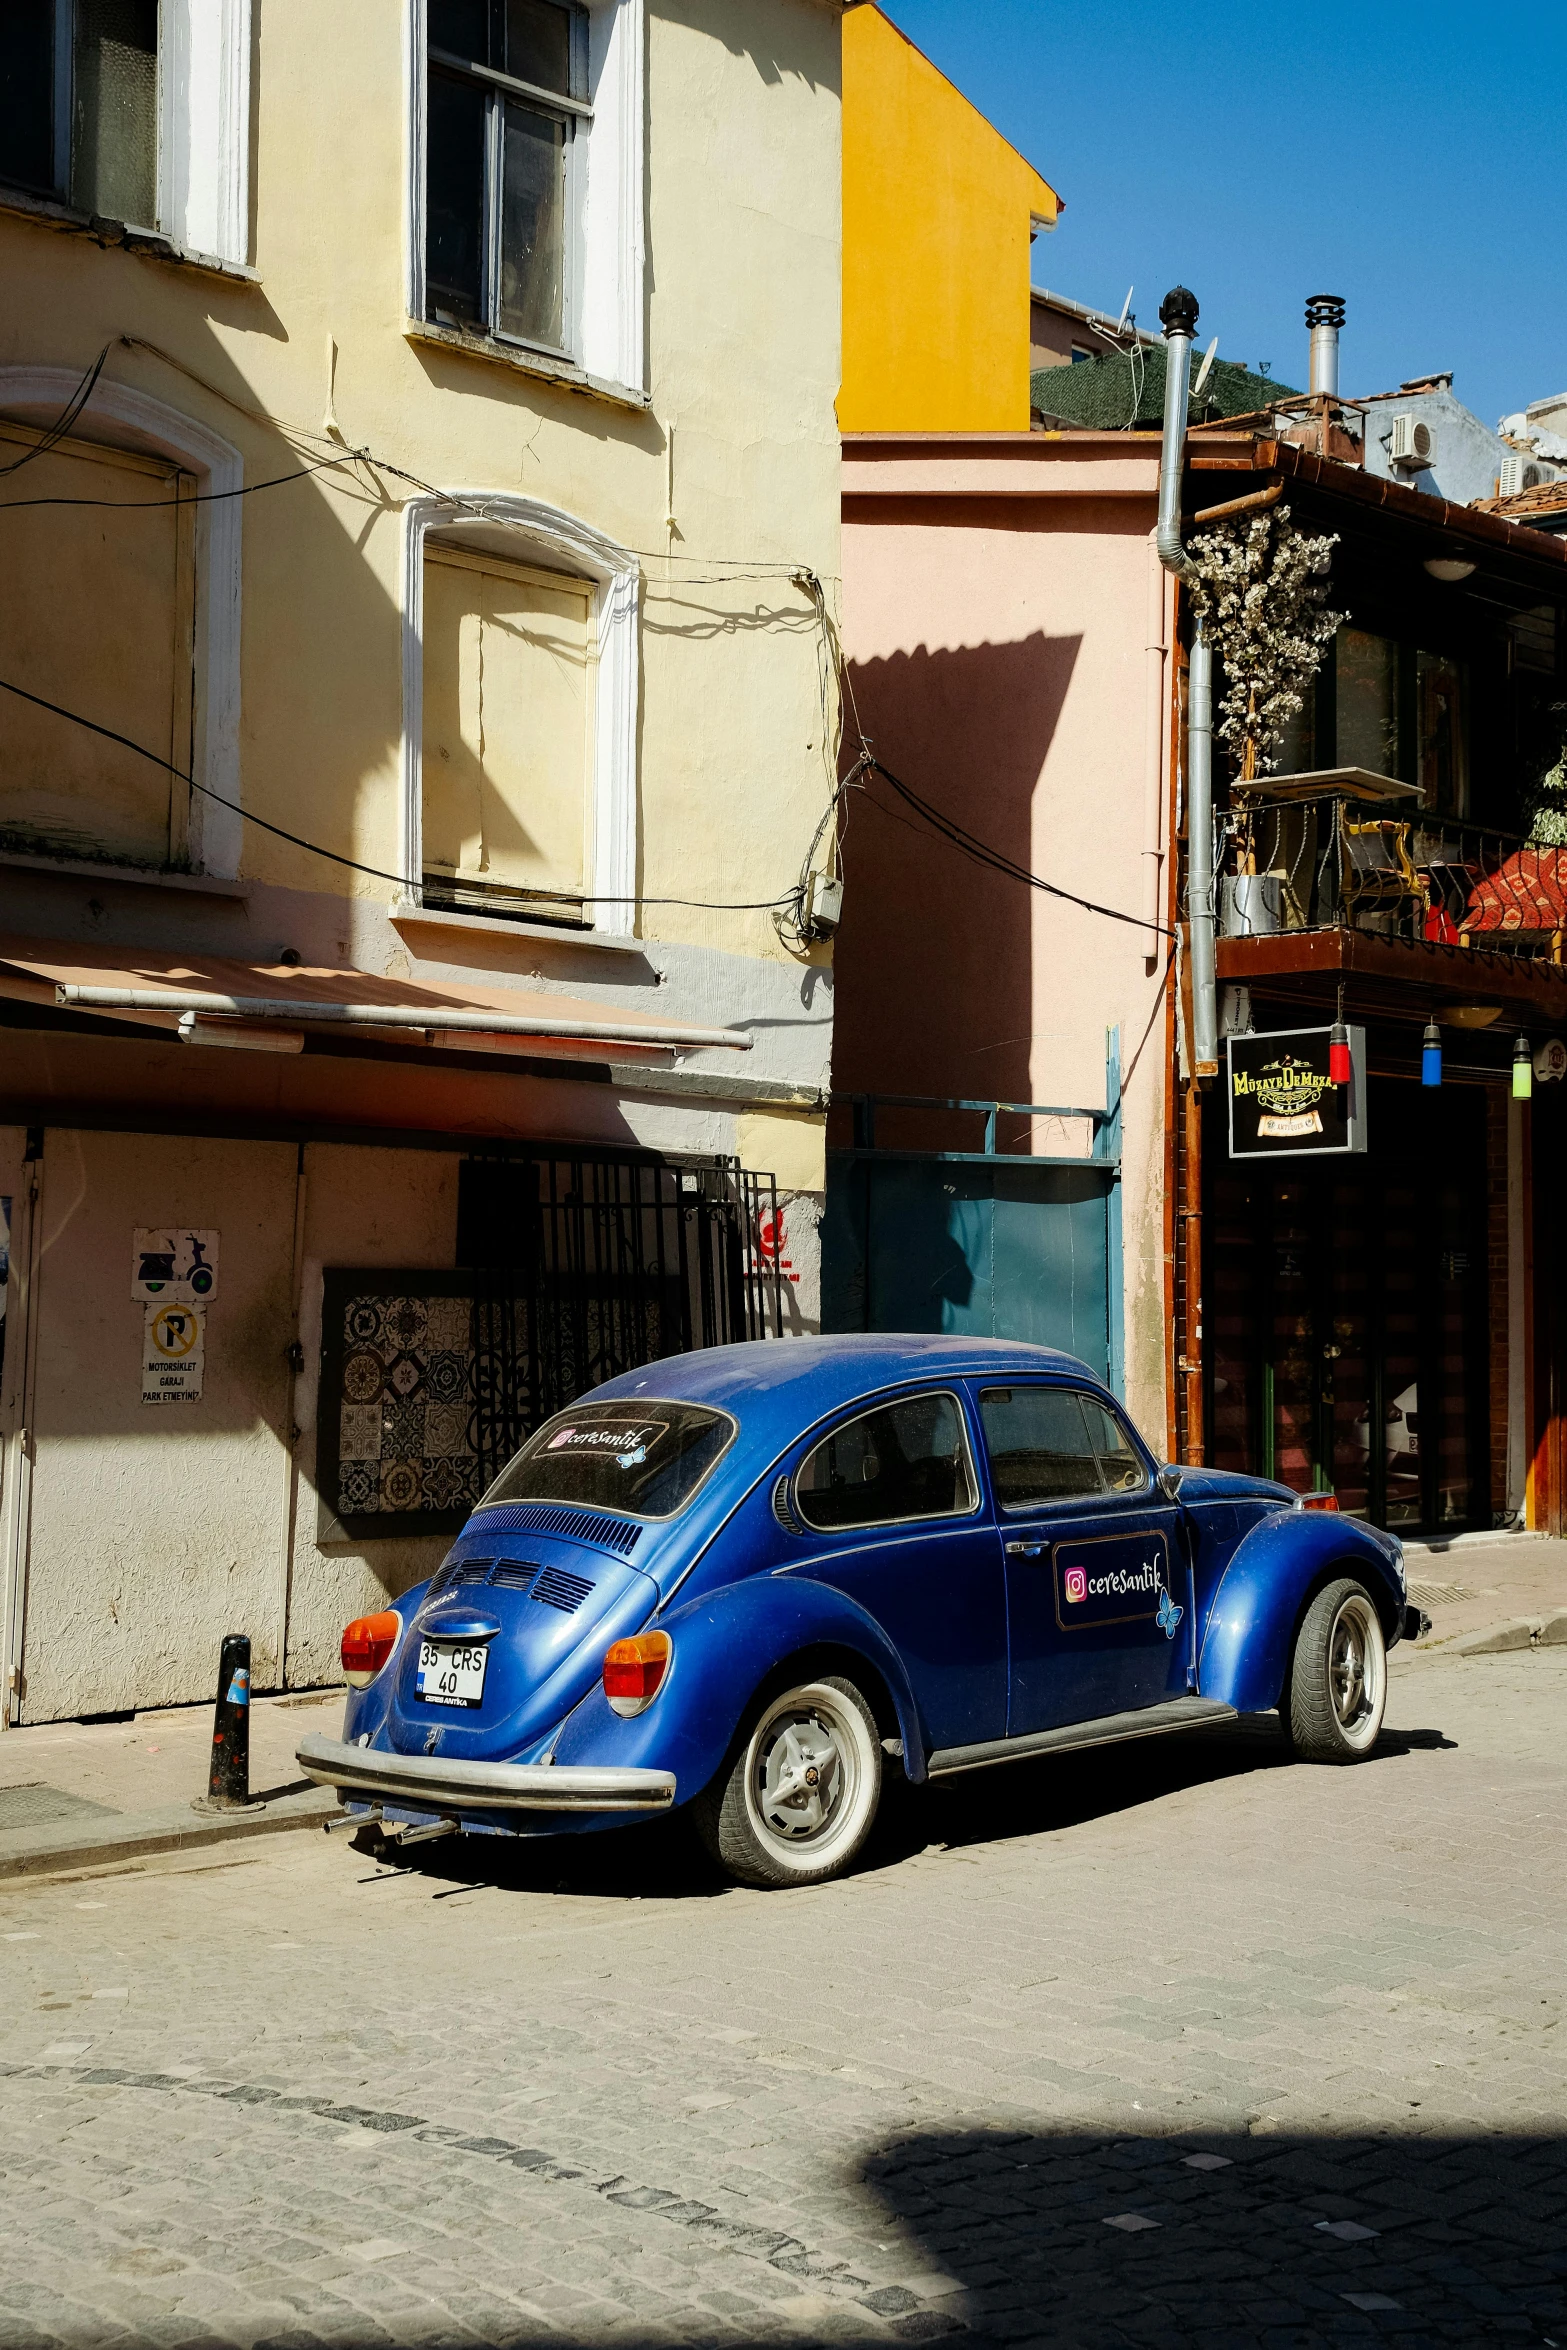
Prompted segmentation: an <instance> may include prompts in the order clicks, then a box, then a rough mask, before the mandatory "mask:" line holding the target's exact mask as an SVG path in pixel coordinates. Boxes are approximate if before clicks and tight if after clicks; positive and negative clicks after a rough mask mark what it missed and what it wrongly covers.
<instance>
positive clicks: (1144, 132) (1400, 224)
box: [883, 0, 1567, 424]
mask: <svg viewBox="0 0 1567 2350" xmlns="http://www.w3.org/2000/svg"><path fill="white" fill-rule="evenodd" d="M883 5H884V6H885V8H886V12H887V14H888V15H889V16H890V17H891V18H892V19H893V21H894V23H896V24H898V25H899V26H901V27H902V29H903V30H904V32H906V33H907V34H908V35H909V37H910V39H911V40H914V41H916V42H918V44H919V46H920V47H921V48H922V49H923V50H924V51H925V53H926V55H927V56H928V57H930V58H931V59H932V60H933V61H934V63H935V64H936V65H938V66H939V67H940V68H941V70H942V72H943V73H945V74H947V75H948V76H949V77H950V79H951V80H953V81H954V82H956V84H957V85H958V87H959V89H961V90H962V91H963V93H964V95H965V96H966V97H968V98H970V99H972V100H973V102H974V104H975V105H976V106H978V107H979V108H980V110H981V111H982V112H983V113H984V114H986V115H988V116H989V118H990V120H991V121H992V122H993V123H994V124H995V125H996V127H997V129H998V130H1000V131H1001V132H1002V133H1003V134H1004V135H1005V136H1006V137H1007V138H1009V139H1010V140H1011V141H1012V142H1013V144H1014V145H1015V146H1017V147H1019V148H1021V150H1022V151H1023V153H1024V154H1025V155H1026V156H1027V157H1028V159H1029V161H1030V162H1031V163H1033V164H1034V165H1035V166H1036V168H1037V169H1038V170H1040V171H1042V172H1043V173H1044V175H1045V177H1046V179H1048V180H1049V181H1050V182H1051V184H1052V186H1054V187H1055V188H1057V189H1058V190H1059V192H1060V193H1061V195H1062V196H1064V198H1065V199H1066V209H1065V211H1064V212H1063V214H1062V216H1061V220H1060V223H1059V225H1058V227H1057V228H1056V229H1055V231H1054V233H1053V234H1051V235H1049V236H1041V237H1040V238H1039V240H1038V242H1037V243H1036V244H1035V246H1034V282H1035V284H1036V285H1047V286H1050V287H1053V288H1054V289H1055V290H1056V291H1057V292H1060V293H1066V294H1072V295H1074V296H1075V297H1076V298H1077V299H1078V300H1079V301H1086V302H1092V303H1095V304H1097V305H1100V306H1103V307H1105V308H1108V309H1110V310H1112V311H1119V309H1120V307H1121V302H1122V299H1123V297H1124V295H1125V293H1126V289H1127V286H1128V284H1131V283H1133V282H1135V284H1136V287H1137V292H1136V296H1135V298H1134V301H1133V308H1134V309H1135V310H1136V312H1137V317H1138V321H1139V324H1141V325H1143V326H1146V327H1149V328H1153V329H1157V326H1158V310H1159V302H1160V299H1161V297H1162V296H1163V294H1164V293H1165V291H1166V289H1167V288H1168V287H1170V286H1172V285H1173V284H1175V282H1176V281H1177V279H1184V280H1185V282H1186V283H1187V284H1188V285H1189V286H1191V287H1192V289H1193V291H1194V292H1195V293H1196V294H1197V296H1198V299H1199V301H1200V302H1201V304H1202V318H1201V322H1200V327H1199V333H1200V337H1201V340H1202V341H1203V342H1204V343H1206V342H1207V340H1208V339H1209V337H1210V336H1211V335H1213V334H1217V335H1218V336H1219V338H1220V339H1219V350H1220V353H1221V355H1222V356H1224V357H1226V358H1229V359H1239V360H1243V361H1245V362H1246V363H1247V364H1248V365H1255V364H1256V362H1257V361H1258V360H1259V359H1266V360H1270V361H1271V362H1272V371H1273V373H1274V375H1275V376H1277V377H1278V378H1279V379H1280V380H1281V381H1283V382H1287V383H1294V384H1304V382H1305V380H1306V378H1305V364H1306V332H1305V328H1304V326H1303V324H1302V316H1301V313H1302V307H1303V304H1304V300H1305V297H1306V295H1307V294H1310V293H1316V292H1319V291H1321V292H1327V293H1335V294H1342V295H1343V296H1344V297H1345V300H1346V301H1347V303H1348V305H1349V315H1348V321H1347V323H1346V326H1345V330H1344V337H1343V366H1342V379H1341V380H1342V388H1343V390H1344V391H1345V392H1346V393H1348V394H1351V395H1353V394H1355V393H1357V392H1367V391H1385V390H1391V389H1393V388H1394V387H1395V386H1396V385H1397V384H1398V383H1399V382H1400V381H1401V380H1402V379H1403V378H1406V377H1409V376H1414V375H1424V374H1427V373H1429V372H1430V371H1432V370H1433V369H1435V368H1439V367H1451V368H1452V369H1453V370H1454V377H1455V380H1454V384H1453V389H1454V392H1455V393H1456V394H1457V396H1458V398H1459V399H1461V400H1462V401H1463V402H1464V403H1465V405H1466V406H1468V407H1470V408H1472V409H1474V410H1475V411H1476V413H1477V414H1478V415H1480V416H1482V417H1483V418H1484V419H1485V421H1486V422H1487V423H1488V424H1494V423H1495V422H1496V419H1497V417H1498V416H1500V415H1501V414H1502V413H1503V412H1504V411H1505V410H1511V409H1514V408H1521V407H1522V406H1523V405H1524V404H1525V402H1526V401H1529V400H1537V399H1542V398H1544V397H1545V396H1546V395H1547V394H1549V393H1553V392H1561V391H1567V258H1564V244H1563V227H1564V223H1567V75H1564V74H1563V73H1562V72H1561V71H1560V70H1559V69H1558V64H1557V53H1558V52H1559V50H1560V47H1561V45H1562V36H1563V35H1564V34H1567V5H1564V0H1547V5H1546V6H1545V7H1544V8H1543V9H1536V10H1529V11H1526V12H1525V13H1524V14H1523V15H1522V16H1519V15H1516V14H1513V13H1510V12H1508V11H1507V10H1504V9H1491V8H1485V7H1475V6H1473V5H1468V6H1455V5H1451V4H1449V0H1425V4H1424V5H1421V6H1415V5H1400V4H1390V0H1363V4H1362V5H1360V6H1358V7H1351V8H1339V9H1327V10H1323V9H1317V10H1311V9H1305V10H1300V9H1297V10H1294V11H1273V12H1265V11H1263V10H1261V9H1250V8H1235V7H1230V8H1220V9H1215V10H1213V11H1211V12H1202V11H1199V10H1197V9H1195V8H1191V7H1187V6H1185V5H1183V4H1181V0H1176V5H1174V6H1171V5H1170V0H1163V4H1162V5H1161V6H1158V7H1153V6H1149V5H1145V4H1144V0H1122V4H1121V5H1113V4H1112V5H1110V6H1108V7H1107V6H1105V5H1103V4H1102V0H1101V4H1100V5H1098V6H1094V5H1089V4H1086V0H883ZM1553 28H1554V29H1553Z"/></svg>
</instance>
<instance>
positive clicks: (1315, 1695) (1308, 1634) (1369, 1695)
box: [1289, 1579, 1387, 1763]
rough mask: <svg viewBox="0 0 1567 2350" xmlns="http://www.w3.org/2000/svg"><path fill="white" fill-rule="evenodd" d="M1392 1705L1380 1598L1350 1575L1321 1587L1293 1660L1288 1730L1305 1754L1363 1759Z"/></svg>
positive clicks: (1307, 1758) (1326, 1759)
mask: <svg viewBox="0 0 1567 2350" xmlns="http://www.w3.org/2000/svg"><path fill="white" fill-rule="evenodd" d="M1386 1705H1387V1643H1386V1641H1385V1640H1384V1639H1383V1637H1382V1620H1381V1618H1380V1617H1379V1616H1378V1614H1377V1611H1376V1603H1375V1601H1374V1600H1373V1599H1372V1598H1371V1596H1370V1594H1369V1593H1368V1592H1367V1591H1366V1590H1365V1588H1364V1587H1363V1585H1361V1584H1359V1583H1352V1582H1350V1581H1348V1580H1347V1579H1346V1580H1344V1581H1341V1582H1338V1583H1330V1584H1329V1585H1328V1587H1327V1589H1326V1590H1325V1591H1319V1592H1318V1593H1317V1596H1316V1598H1315V1599H1314V1600H1313V1601H1312V1603H1311V1605H1310V1607H1309V1608H1308V1609H1307V1611H1306V1620H1305V1622H1304V1623H1303V1624H1302V1625H1301V1628H1300V1632H1299V1635H1298V1637H1297V1639H1296V1642H1295V1655H1294V1659H1293V1661H1292V1663H1291V1665H1290V1682H1289V1731H1290V1738H1291V1740H1292V1742H1293V1744H1294V1748H1295V1752H1296V1754H1297V1755H1299V1757H1300V1759H1301V1760H1302V1761H1303V1762H1323V1763H1351V1762H1361V1761H1363V1760H1364V1759H1365V1757H1366V1756H1367V1755H1368V1754H1369V1753H1370V1752H1371V1749H1372V1748H1373V1746H1375V1744H1376V1742H1377V1732H1378V1731H1379V1730H1380V1729H1381V1727H1382V1715H1383V1711H1384V1709H1385V1708H1386Z"/></svg>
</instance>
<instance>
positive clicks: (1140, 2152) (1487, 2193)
mask: <svg viewBox="0 0 1567 2350" xmlns="http://www.w3.org/2000/svg"><path fill="white" fill-rule="evenodd" d="M861 2177H862V2179H863V2182H864V2186H865V2187H866V2188H867V2189H868V2190H869V2191H870V2193H871V2194H872V2195H873V2196H874V2197H875V2198H876V2200H877V2201H878V2203H879V2204H880V2205H881V2207H882V2211H883V2213H884V2214H885V2222H884V2224H886V2225H889V2226H891V2227H892V2228H893V2229H894V2230H895V2231H896V2233H897V2235H898V2237H899V2239H900V2240H901V2242H902V2243H903V2244H905V2245H907V2246H908V2247H909V2248H910V2249H911V2250H914V2249H916V2248H917V2250H918V2252H919V2254H920V2255H922V2256H923V2259H924V2260H926V2261H928V2260H931V2259H934V2260H935V2261H937V2262H939V2263H940V2266H941V2267H942V2268H943V2269H944V2270H945V2271H946V2272H947V2274H948V2276H949V2277H950V2278H951V2279H952V2280H953V2282H954V2284H955V2285H956V2286H957V2287H958V2288H959V2290H958V2291H956V2292H947V2293H938V2294H936V2295H933V2296H929V2297H922V2296H920V2295H917V2294H915V2293H913V2292H910V2291H909V2290H907V2289H906V2288H904V2287H900V2286H890V2287H884V2288H883V2289H882V2290H881V2291H880V2292H879V2293H874V2294H871V2295H869V2296H867V2299H868V2300H869V2303H870V2306H872V2307H874V2308H878V2309H879V2310H880V2312H881V2313H882V2314H883V2315H885V2316H887V2317H889V2318H891V2319H893V2321H894V2331H896V2332H898V2333H901V2334H902V2335H903V2337H904V2338H905V2339H908V2340H915V2341H922V2340H934V2339H936V2338H938V2337H940V2336H947V2335H951V2336H955V2335H957V2334H958V2333H959V2332H960V2331H961V2332H962V2333H963V2335H964V2337H965V2338H966V2339H970V2340H977V2341H1006V2342H1011V2341H1020V2340H1030V2341H1036V2342H1041V2343H1044V2342H1048V2343H1050V2344H1052V2345H1060V2346H1062V2350H1065V2346H1066V2345H1079V2344H1080V2345H1083V2346H1085V2350H1086V2346H1087V2345H1090V2344H1091V2345H1094V2346H1095V2350H1102V2346H1103V2345H1106V2344H1110V2343H1118V2344H1119V2343H1125V2344H1132V2343H1136V2344H1148V2345H1154V2344H1158V2345H1161V2346H1164V2345H1176V2344H1179V2345H1187V2344H1190V2345H1193V2346H1194V2350H1195V2346H1198V2345H1200V2346H1201V2350H1257V2345H1259V2344H1268V2345H1277V2346H1278V2350H1315V2346H1316V2345H1319V2344H1327V2343H1338V2342H1345V2343H1350V2342H1356V2343H1359V2342H1367V2341H1378V2340H1384V2339H1386V2340H1397V2341H1399V2342H1402V2343H1408V2344H1414V2343H1419V2344H1422V2345H1424V2344H1434V2343H1452V2344H1454V2345H1458V2344H1464V2345H1468V2344H1471V2343H1476V2342H1493V2341H1497V2342H1500V2341H1507V2342H1517V2341H1540V2340H1541V2339H1542V2338H1543V2339H1545V2340H1547V2341H1549V2340H1552V2339H1560V2338H1561V2335H1562V2331H1563V2326H1564V2322H1567V2246H1564V2242H1563V2237H1562V2233H1561V2226H1560V2215H1561V2212H1562V2210H1563V2208H1564V2206H1567V2137H1563V2135H1562V2134H1561V2133H1559V2132H1542V2133H1541V2134H1539V2135H1537V2136H1536V2135H1530V2134H1525V2133H1521V2132H1520V2133H1502V2132H1495V2133H1492V2132H1487V2131H1483V2130H1478V2129H1477V2130H1476V2131H1475V2132H1474V2133H1473V2134H1472V2135H1462V2136H1461V2135H1457V2134H1452V2133H1447V2134H1435V2133H1432V2134H1428V2133H1425V2132H1422V2131H1419V2130H1418V2129H1417V2127H1416V2126H1414V2125H1413V2124H1412V2125H1411V2126H1410V2127H1409V2128H1407V2129H1399V2130H1392V2129H1387V2130H1378V2131H1374V2132H1373V2131H1346V2132H1344V2133H1342V2134H1340V2133H1338V2132H1334V2131H1331V2130H1323V2131H1320V2132H1319V2131H1307V2132H1294V2131H1286V2130H1273V2129H1270V2128H1268V2127H1267V2126H1266V2124H1265V2122H1264V2121H1263V2120H1261V2119H1259V2120H1257V2121H1255V2122H1253V2123H1251V2124H1250V2125H1249V2126H1232V2127H1229V2128H1224V2129H1217V2130H1216V2129H1205V2128H1203V2127H1201V2126H1200V2125H1194V2127H1193V2128H1192V2129H1191V2130H1190V2131H1186V2132H1182V2133H1180V2134H1179V2135H1171V2136H1153V2135H1144V2136H1137V2137H1128V2136H1122V2135H1119V2134H1111V2133H1109V2132H1104V2133H1095V2132H1088V2131H1083V2132H1074V2131H1066V2130H1063V2131H1060V2132H1056V2131H1051V2130H1033V2131H1008V2130H999V2129H998V2130H989V2129H973V2130H958V2131H950V2132H948V2131H933V2132H928V2133H926V2132H919V2133H911V2134H909V2135H907V2136H904V2137H899V2138H896V2139H894V2140H892V2141H891V2142H890V2143H888V2144H886V2145H884V2146H882V2147H879V2148H878V2149H877V2150H876V2151H875V2152H874V2153H872V2154H871V2156H870V2157H869V2159H868V2160H867V2161H866V2163H865V2165H864V2167H863V2171H862V2173H861Z"/></svg>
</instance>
